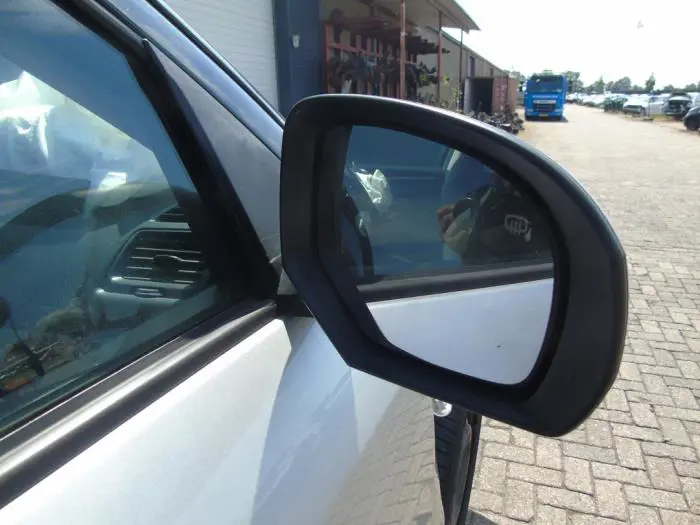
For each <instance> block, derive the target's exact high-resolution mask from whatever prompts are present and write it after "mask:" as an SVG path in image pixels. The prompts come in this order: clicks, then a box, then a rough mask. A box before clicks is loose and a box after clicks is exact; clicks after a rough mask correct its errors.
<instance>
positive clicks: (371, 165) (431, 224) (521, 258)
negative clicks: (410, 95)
mask: <svg viewBox="0 0 700 525" xmlns="http://www.w3.org/2000/svg"><path fill="white" fill-rule="evenodd" d="M344 177H345V178H344V181H345V191H346V199H345V201H344V202H345V205H346V207H347V210H346V212H345V213H344V217H345V218H346V219H349V220H346V221H345V227H343V228H342V230H341V231H342V236H343V246H344V248H343V249H344V250H346V253H347V255H348V262H349V263H351V265H352V267H353V268H355V269H356V272H357V274H358V276H360V277H362V278H363V279H371V278H380V277H387V276H389V277H391V276H397V275H404V274H417V275H420V274H434V273H435V272H450V271H454V270H457V269H464V268H470V269H472V270H475V271H476V270H483V269H487V268H490V269H493V268H503V267H514V266H515V267H517V266H523V265H532V264H541V263H549V262H551V260H552V254H551V252H550V246H551V242H550V230H549V227H548V225H547V223H546V222H545V220H544V219H543V218H542V217H541V216H540V214H539V213H538V212H536V211H535V207H534V206H533V205H532V201H531V200H530V199H529V198H528V197H527V196H525V195H524V193H523V192H522V189H520V188H516V187H515V186H513V185H512V184H510V183H509V182H508V181H507V180H506V179H505V178H504V177H502V176H501V175H500V174H499V173H498V171H496V170H494V169H492V168H491V167H489V166H486V165H485V164H483V163H482V162H481V161H479V160H478V159H476V158H473V157H471V156H470V155H468V154H466V153H463V152H460V151H457V150H452V149H449V148H445V147H444V146H442V145H439V144H437V143H435V142H432V141H430V140H426V139H422V138H419V137H415V136H409V135H406V134H404V133H400V132H398V131H393V130H385V129H381V130H380V129H377V128H371V127H362V126H358V127H354V128H353V130H352V134H351V138H350V143H349V146H348V153H347V158H346V168H345V175H344Z"/></svg>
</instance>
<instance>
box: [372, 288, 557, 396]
mask: <svg viewBox="0 0 700 525" xmlns="http://www.w3.org/2000/svg"><path fill="white" fill-rule="evenodd" d="M553 288H554V280H553V279H544V280H540V281H533V282H525V283H517V284H509V285H505V286H494V287H490V288H482V289H476V290H466V291H461V292H452V293H444V294H436V295H428V296H422V297H410V298H406V299H393V300H389V301H381V302H375V303H372V304H371V305H370V311H371V312H372V316H373V317H374V320H375V321H376V322H377V324H378V325H379V328H380V329H381V330H382V333H383V334H384V336H385V337H386V338H387V339H389V341H391V342H392V343H393V344H395V345H396V346H398V347H399V348H401V349H403V350H405V351H407V352H409V353H411V354H413V355H414V356H416V357H419V358H420V359H423V360H424V361H427V362H429V363H432V364H435V365H438V366H441V367H443V368H447V369H450V370H454V371H457V372H459V373H461V374H466V375H468V376H471V377H475V378H477V379H483V380H484V381H490V382H493V383H499V384H504V385H513V384H517V383H520V382H522V381H523V380H524V379H525V378H527V376H528V375H529V374H530V372H531V371H532V369H533V367H534V366H535V363H536V362H537V358H538V357H539V355H540V351H541V349H542V343H543V342H544V337H545V333H546V331H547V325H548V323H549V314H550V311H551V307H552V293H553Z"/></svg>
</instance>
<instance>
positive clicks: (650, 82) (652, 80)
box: [644, 73, 656, 93]
mask: <svg viewBox="0 0 700 525" xmlns="http://www.w3.org/2000/svg"><path fill="white" fill-rule="evenodd" d="M655 85H656V77H655V76H654V73H652V74H651V75H650V76H649V78H647V81H646V82H645V83H644V89H645V91H646V92H647V93H651V92H652V91H654V86H655Z"/></svg>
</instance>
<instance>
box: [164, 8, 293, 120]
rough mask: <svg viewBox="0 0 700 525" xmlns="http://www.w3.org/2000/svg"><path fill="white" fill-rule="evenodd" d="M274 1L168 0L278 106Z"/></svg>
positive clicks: (175, 9) (176, 10) (196, 29)
mask: <svg viewBox="0 0 700 525" xmlns="http://www.w3.org/2000/svg"><path fill="white" fill-rule="evenodd" d="M272 2H273V0H256V1H253V2H251V1H249V0H167V3H168V5H170V7H172V8H173V10H174V11H175V12H176V13H178V14H179V15H180V16H181V17H182V18H183V19H184V20H185V21H186V22H187V23H188V24H189V25H190V26H192V27H193V28H194V30H195V31H197V33H199V34H200V35H201V36H202V37H203V38H204V39H205V40H206V41H207V42H209V43H210V44H211V45H212V46H213V47H214V48H215V49H216V50H217V51H218V52H219V53H221V55H222V56H223V57H224V58H225V59H226V60H228V62H230V63H231V65H232V66H233V67H235V68H236V69H237V70H238V71H240V72H241V73H242V74H243V76H245V77H246V78H247V79H248V81H249V82H250V83H251V84H253V85H254V86H255V87H256V88H257V89H258V91H260V93H262V94H263V96H264V97H265V98H267V99H268V100H269V101H270V102H271V103H272V104H273V105H274V106H275V107H277V106H278V103H279V100H278V96H277V59H276V56H275V32H274V23H273V21H274V17H273V5H272Z"/></svg>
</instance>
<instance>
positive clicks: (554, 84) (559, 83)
mask: <svg viewBox="0 0 700 525" xmlns="http://www.w3.org/2000/svg"><path fill="white" fill-rule="evenodd" d="M563 89H564V79H563V77H560V76H548V77H539V76H535V77H532V78H530V80H528V81H527V90H528V91H529V92H530V93H561V92H562V90H563Z"/></svg>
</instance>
